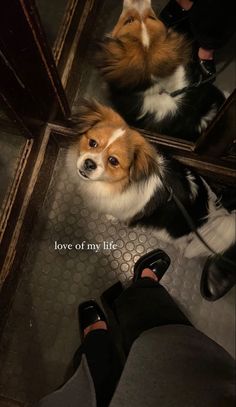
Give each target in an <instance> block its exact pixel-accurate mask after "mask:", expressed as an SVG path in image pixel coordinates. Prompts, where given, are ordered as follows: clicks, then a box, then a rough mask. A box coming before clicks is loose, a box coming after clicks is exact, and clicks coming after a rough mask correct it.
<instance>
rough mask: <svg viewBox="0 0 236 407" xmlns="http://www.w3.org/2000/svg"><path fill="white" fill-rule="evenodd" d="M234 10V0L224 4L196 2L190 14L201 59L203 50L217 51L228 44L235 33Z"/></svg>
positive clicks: (219, 1)
mask: <svg viewBox="0 0 236 407" xmlns="http://www.w3.org/2000/svg"><path fill="white" fill-rule="evenodd" d="M234 9H235V1H234V0H227V1H226V2H224V3H223V4H222V0H198V1H195V2H194V5H193V7H192V8H191V12H190V13H189V21H190V25H191V30H192V33H193V35H194V39H195V40H196V41H197V42H198V44H199V46H200V51H199V52H200V55H199V57H200V58H201V55H202V50H203V49H204V50H208V51H210V50H216V49H218V48H220V47H222V46H223V45H224V44H226V42H227V41H228V39H229V38H230V37H231V35H232V34H233V32H234V31H235V17H234V15H235V13H234ZM210 58H212V56H210ZM202 59H204V56H202ZM205 59H207V56H205Z"/></svg>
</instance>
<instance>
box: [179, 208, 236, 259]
mask: <svg viewBox="0 0 236 407" xmlns="http://www.w3.org/2000/svg"><path fill="white" fill-rule="evenodd" d="M220 212H221V213H220V214H219V216H214V217H212V218H209V220H208V222H207V223H206V224H205V225H203V226H202V227H201V228H199V229H198V231H199V233H200V234H201V236H202V238H203V239H204V240H205V241H206V242H207V244H208V245H209V246H210V248H211V249H212V250H214V252H216V253H223V252H224V251H225V250H226V249H228V248H229V247H230V246H232V245H233V244H235V242H236V211H233V212H231V213H229V212H227V211H226V210H225V209H224V208H221V210H220ZM211 254H213V253H211V252H210V251H209V250H208V249H207V247H206V246H205V245H204V244H203V243H202V242H201V241H200V240H199V239H198V237H197V236H195V238H194V239H193V240H192V241H191V243H189V245H188V246H187V247H186V249H185V256H186V257H188V258H191V257H196V256H206V255H208V256H209V255H211Z"/></svg>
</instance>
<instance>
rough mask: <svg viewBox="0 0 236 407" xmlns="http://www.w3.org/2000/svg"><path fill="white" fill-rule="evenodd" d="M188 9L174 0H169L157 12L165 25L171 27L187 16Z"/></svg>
mask: <svg viewBox="0 0 236 407" xmlns="http://www.w3.org/2000/svg"><path fill="white" fill-rule="evenodd" d="M188 13H189V12H188V11H187V10H184V9H183V8H181V7H180V5H179V4H178V3H177V2H176V0H170V1H169V3H168V4H167V5H166V6H165V7H164V8H163V10H162V11H161V12H160V14H159V19H160V20H161V21H162V22H163V23H164V24H165V26H166V27H173V26H175V25H177V24H179V23H181V22H182V21H184V20H186V18H188Z"/></svg>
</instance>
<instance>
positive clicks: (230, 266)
mask: <svg viewBox="0 0 236 407" xmlns="http://www.w3.org/2000/svg"><path fill="white" fill-rule="evenodd" d="M223 256H224V257H225V258H227V259H228V260H229V261H230V262H232V263H229V262H227V261H226V260H224V259H223V258H222V257H218V256H213V257H209V258H208V260H207V261H206V263H205V266H204V269H203V272H202V277H201V282H200V291H201V294H202V296H203V298H205V299H206V300H208V301H216V300H218V299H219V298H221V297H223V296H224V295H225V294H227V293H228V291H230V290H231V288H232V287H233V286H234V285H235V284H236V262H235V260H236V246H232V247H231V248H230V249H228V250H227V251H226V252H225V253H224V254H223Z"/></svg>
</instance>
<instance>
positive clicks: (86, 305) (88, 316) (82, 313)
mask: <svg viewBox="0 0 236 407" xmlns="http://www.w3.org/2000/svg"><path fill="white" fill-rule="evenodd" d="M78 314H79V326H80V333H81V337H83V336H84V334H83V333H84V330H85V328H87V327H88V326H90V325H92V324H94V323H95V322H98V321H104V322H106V324H107V319H106V317H105V314H104V312H103V311H102V309H101V308H100V307H99V305H98V304H97V303H96V301H94V300H88V301H85V302H82V303H81V304H80V305H79V309H78Z"/></svg>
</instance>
